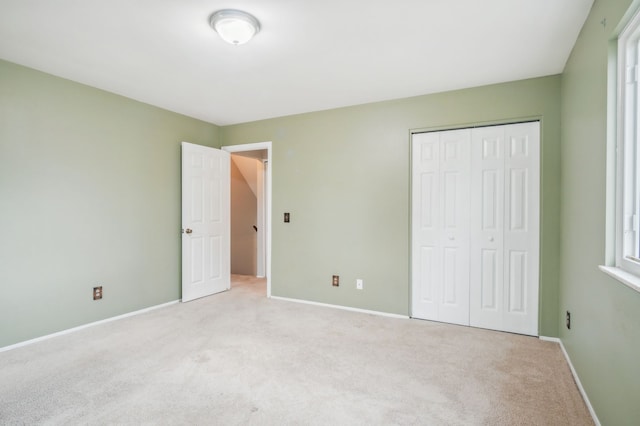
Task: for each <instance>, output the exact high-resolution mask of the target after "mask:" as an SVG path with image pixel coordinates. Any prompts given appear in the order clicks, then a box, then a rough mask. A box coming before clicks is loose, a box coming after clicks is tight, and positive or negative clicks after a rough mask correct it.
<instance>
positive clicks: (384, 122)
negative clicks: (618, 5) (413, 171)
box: [220, 76, 560, 336]
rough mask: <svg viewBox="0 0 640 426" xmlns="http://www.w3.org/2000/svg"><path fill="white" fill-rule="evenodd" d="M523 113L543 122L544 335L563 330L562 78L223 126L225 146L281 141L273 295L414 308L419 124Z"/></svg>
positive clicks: (394, 309) (276, 145)
mask: <svg viewBox="0 0 640 426" xmlns="http://www.w3.org/2000/svg"><path fill="white" fill-rule="evenodd" d="M522 117H540V118H542V120H543V125H542V127H543V131H542V219H541V220H542V223H541V225H542V242H541V247H542V249H541V253H542V257H541V271H542V275H541V327H540V332H541V334H543V335H547V336H556V335H557V332H558V305H557V300H558V293H557V282H558V268H559V267H558V257H559V256H558V255H559V240H558V235H559V185H558V180H559V173H560V171H559V165H560V163H559V153H560V146H559V140H560V77H559V76H551V77H545V78H539V79H531V80H524V81H518V82H513V83H506V84H499V85H493V86H486V87H479V88H473V89H467V90H460V91H455V92H448V93H441V94H435V95H428V96H420V97H414V98H409V99H401V100H395V101H389V102H381V103H374V104H367V105H362V106H356V107H349V108H342V109H334V110H329V111H322V112H315V113H310V114H303V115H296V116H289V117H282V118H275V119H270V120H264V121H258V122H253V123H246V124H240V125H235V126H226V127H221V128H220V135H221V140H222V142H223V145H235V144H243V143H249V142H260V141H272V142H273V163H272V166H273V169H272V170H273V217H274V221H273V248H272V259H273V260H272V286H273V288H272V292H273V294H274V295H276V296H284V297H291V298H298V299H306V300H312V301H317V302H323V303H331V304H336V305H345V306H351V307H356V308H362V309H370V310H375V311H383V312H391V313H396V314H403V315H407V314H409V293H410V291H409V287H410V286H409V259H410V252H409V235H410V232H409V187H410V152H409V151H410V143H409V131H410V129H417V128H434V127H437V128H443V127H450V126H458V125H466V124H473V123H483V122H500V121H508V120H512V119H513V120H517V119H519V118H522ZM284 212H290V213H291V223H289V224H285V223H283V221H282V215H283V213H284ZM334 274H338V275H340V278H341V285H340V287H337V288H336V287H332V286H331V276H332V275H334ZM356 278H362V279H364V290H362V291H359V290H356V289H355V280H356Z"/></svg>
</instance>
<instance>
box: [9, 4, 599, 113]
mask: <svg viewBox="0 0 640 426" xmlns="http://www.w3.org/2000/svg"><path fill="white" fill-rule="evenodd" d="M592 3H593V0H398V1H393V2H392V1H382V0H298V1H296V0H235V1H231V0H208V1H205V0H109V1H105V0H56V1H51V0H0V58H2V59H6V60H8V61H11V62H15V63H18V64H22V65H26V66H29V67H32V68H36V69H38V70H42V71H45V72H48V73H51V74H54V75H58V76H61V77H65V78H68V79H71V80H74V81H78V82H81V83H84V84H88V85H90V86H94V87H98V88H100V89H104V90H107V91H110V92H114V93H118V94H121V95H124V96H127V97H130V98H133V99H136V100H139V101H142V102H146V103H149V104H152V105H156V106H159V107H162V108H165V109H168V110H171V111H175V112H179V113H182V114H185V115H188V116H191V117H195V118H199V119H202V120H205V121H208V122H212V123H215V124H218V125H227V124H234V123H242V122H247V121H253V120H260V119H265V118H271V117H278V116H284V115H290V114H297V113H303V112H310V111H318V110H324V109H330V108H336V107H342V106H348V105H357V104H362V103H368V102H374V101H381V100H388V99H396V98H403V97H409V96H416V95H422V94H428V93H435V92H442V91H447V90H453V89H461V88H466V87H474V86H480V85H486V84H492V83H499V82H505V81H513V80H520V79H525V78H531V77H540V76H546V75H552V74H558V73H560V72H562V70H563V68H564V65H565V62H566V60H567V58H568V56H569V53H570V52H571V48H572V47H573V44H574V42H575V40H576V38H577V36H578V33H579V31H580V28H581V27H582V25H583V23H584V21H585V19H586V17H587V15H588V12H589V10H590V8H591V4H592ZM224 8H235V9H241V10H244V11H246V12H249V13H251V14H253V15H254V16H255V17H256V18H258V20H259V21H260V23H261V25H262V30H261V32H260V33H259V34H258V35H257V36H256V38H255V39H253V40H252V41H250V42H249V43H248V44H246V45H242V46H231V45H228V44H226V43H224V42H223V41H222V40H221V39H220V38H219V37H218V36H217V34H216V33H215V32H214V31H213V30H212V29H211V28H210V27H209V23H208V18H209V16H210V15H211V14H212V13H213V12H214V11H216V10H219V9H224Z"/></svg>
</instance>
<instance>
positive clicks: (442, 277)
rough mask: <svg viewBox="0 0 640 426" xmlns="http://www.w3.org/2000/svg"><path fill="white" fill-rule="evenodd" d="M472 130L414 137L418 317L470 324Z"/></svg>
mask: <svg viewBox="0 0 640 426" xmlns="http://www.w3.org/2000/svg"><path fill="white" fill-rule="evenodd" d="M469 135H470V134H469V131H468V130H455V131H449V132H434V133H423V134H419V135H414V137H413V182H414V186H413V200H414V202H413V209H412V210H413V211H412V215H413V218H414V220H413V221H412V223H413V250H412V252H413V261H412V264H413V277H414V284H413V289H414V290H413V302H412V315H413V316H414V317H418V318H424V319H431V320H436V321H445V322H451V323H456V324H468V323H469V305H468V303H469V293H468V292H469V274H468V256H469V247H468V243H469V237H468V232H469V211H468V200H467V199H468V196H469V177H468V173H467V172H466V170H467V169H468V167H469V164H468V162H469V142H470V136H469Z"/></svg>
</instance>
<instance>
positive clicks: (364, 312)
mask: <svg viewBox="0 0 640 426" xmlns="http://www.w3.org/2000/svg"><path fill="white" fill-rule="evenodd" d="M271 298H272V299H276V300H284V301H286V302H295V303H304V304H306V305H314V306H322V307H325V308H333V309H342V310H343V311H351V312H359V313H361V314H371V315H379V316H383V317H389V318H398V319H409V316H407V315H398V314H390V313H388V312H380V311H369V310H367V309H359V308H351V307H349V306H340V305H331V304H328V303H320V302H312V301H310V300H303V299H291V298H289V297H279V296H271Z"/></svg>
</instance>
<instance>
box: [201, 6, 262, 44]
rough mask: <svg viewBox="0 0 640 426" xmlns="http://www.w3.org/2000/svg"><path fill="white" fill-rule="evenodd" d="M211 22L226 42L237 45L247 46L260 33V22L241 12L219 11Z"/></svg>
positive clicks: (212, 16) (232, 10) (231, 10)
mask: <svg viewBox="0 0 640 426" xmlns="http://www.w3.org/2000/svg"><path fill="white" fill-rule="evenodd" d="M209 22H210V24H211V27H213V29H214V30H215V31H216V32H217V33H218V34H219V35H220V37H221V38H222V39H223V40H224V41H226V42H227V43H231V44H235V45H239V44H245V43H246V42H248V41H249V40H251V39H252V38H253V36H254V35H256V34H258V31H260V22H258V20H257V19H256V18H254V17H253V16H251V15H249V14H248V13H247V12H243V11H241V10H234V9H224V10H219V11H217V12H215V13H214V14H213V15H211V20H210V21H209Z"/></svg>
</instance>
